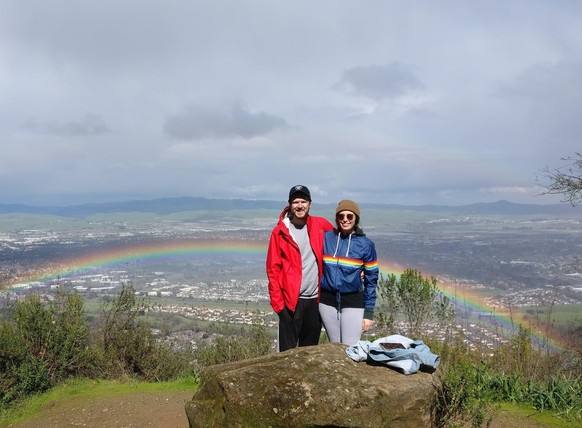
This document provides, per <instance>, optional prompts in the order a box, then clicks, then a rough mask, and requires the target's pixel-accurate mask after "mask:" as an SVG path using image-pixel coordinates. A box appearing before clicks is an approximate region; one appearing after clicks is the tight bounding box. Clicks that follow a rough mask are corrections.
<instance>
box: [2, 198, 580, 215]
mask: <svg viewBox="0 0 582 428" xmlns="http://www.w3.org/2000/svg"><path fill="white" fill-rule="evenodd" d="M284 205H285V202H284V201H269V200H248V199H208V198H201V197H180V198H161V199H151V200H133V201H126V202H111V203H98V204H83V205H70V206H30V205H7V204H0V214H14V213H24V214H45V215H57V216H63V217H78V218H83V217H87V216H90V215H94V214H105V213H124V212H144V213H155V214H161V215H164V214H172V213H177V212H185V211H231V210H258V209H266V210H275V211H277V212H279V210H281V209H282V208H283V206H284ZM334 206H335V204H317V207H318V208H319V209H321V208H322V207H329V209H333V207H334ZM361 206H362V208H368V209H377V210H395V211H419V212H427V213H454V214H460V215H476V214H481V215H492V214H498V215H535V214H545V215H570V216H572V215H574V216H578V215H580V216H581V217H582V210H580V208H579V207H572V206H570V205H567V204H553V205H535V204H515V203H512V202H508V201H498V202H492V203H478V204H469V205H459V206H446V205H418V206H406V205H394V204H361Z"/></svg>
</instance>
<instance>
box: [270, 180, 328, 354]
mask: <svg viewBox="0 0 582 428" xmlns="http://www.w3.org/2000/svg"><path fill="white" fill-rule="evenodd" d="M310 208H311V193H310V192H309V189H308V188H307V187H305V186H302V185H297V186H293V187H292V188H291V190H290V191H289V205H288V206H286V207H285V208H284V209H283V211H282V212H281V215H280V216H279V222H278V223H277V226H275V228H274V229H273V231H272V233H271V239H270V241H269V249H268V251H267V277H268V278H269V296H270V298H271V307H272V308H273V310H274V311H275V312H276V313H277V315H278V316H279V351H280V352H282V351H286V350H287V349H291V348H295V347H297V346H310V345H317V344H318V343H319V335H320V332H321V320H320V317H319V310H318V303H319V281H320V279H321V271H322V253H323V234H324V233H325V232H326V231H328V230H331V229H333V226H332V224H331V223H330V222H329V221H327V220H326V219H324V218H323V217H315V216H310V215H309V209H310Z"/></svg>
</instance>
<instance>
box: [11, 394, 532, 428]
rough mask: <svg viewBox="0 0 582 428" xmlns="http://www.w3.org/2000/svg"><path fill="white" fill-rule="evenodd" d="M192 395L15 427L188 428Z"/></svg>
mask: <svg viewBox="0 0 582 428" xmlns="http://www.w3.org/2000/svg"><path fill="white" fill-rule="evenodd" d="M192 396H193V393H191V392H163V393H160V392H152V393H144V392H142V393H131V394H126V395H121V396H113V397H104V398H99V399H93V398H85V397H83V398H81V397H75V398H71V399H67V400H64V401H58V402H54V403H50V404H48V405H47V406H46V407H45V409H43V412H42V416H39V417H38V418H35V419H33V420H29V421H27V422H24V423H21V424H13V425H8V426H9V427H11V428H64V427H86V428H142V427H151V428H188V427H189V424H188V418H187V417H186V411H185V409H184V405H185V403H186V401H189V400H191V399H192ZM508 427H509V428H544V426H543V425H540V424H539V423H537V422H536V421H534V420H532V419H530V418H524V417H517V416H516V415H513V414H508V413H504V412H499V413H497V415H496V416H495V418H494V420H493V423H492V424H491V426H490V428H508Z"/></svg>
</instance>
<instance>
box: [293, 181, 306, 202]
mask: <svg viewBox="0 0 582 428" xmlns="http://www.w3.org/2000/svg"><path fill="white" fill-rule="evenodd" d="M295 198H302V199H305V200H306V201H310V202H311V193H310V192H309V189H308V188H307V186H302V185H301V184H298V185H297V186H293V187H292V188H291V190H289V203H291V202H292V201H293V199H295Z"/></svg>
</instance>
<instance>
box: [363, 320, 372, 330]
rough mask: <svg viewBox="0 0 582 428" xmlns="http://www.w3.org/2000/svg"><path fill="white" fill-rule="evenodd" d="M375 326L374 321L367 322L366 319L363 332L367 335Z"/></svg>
mask: <svg viewBox="0 0 582 428" xmlns="http://www.w3.org/2000/svg"><path fill="white" fill-rule="evenodd" d="M373 325H374V321H372V320H367V319H366V318H364V319H363V320H362V331H363V332H364V333H365V332H367V331H368V330H370V329H371V328H372V326H373Z"/></svg>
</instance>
